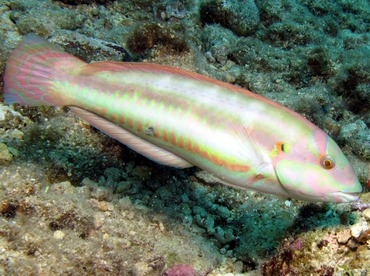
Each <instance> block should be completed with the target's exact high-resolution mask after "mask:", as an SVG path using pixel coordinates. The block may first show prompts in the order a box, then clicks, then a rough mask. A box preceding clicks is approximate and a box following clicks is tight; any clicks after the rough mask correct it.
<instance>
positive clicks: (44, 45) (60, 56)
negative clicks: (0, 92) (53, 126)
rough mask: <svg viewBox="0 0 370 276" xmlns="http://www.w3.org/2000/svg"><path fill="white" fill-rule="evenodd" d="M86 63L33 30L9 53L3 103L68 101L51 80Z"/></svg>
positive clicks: (57, 102)
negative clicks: (56, 89)
mask: <svg viewBox="0 0 370 276" xmlns="http://www.w3.org/2000/svg"><path fill="white" fill-rule="evenodd" d="M83 64H85V63H84V62H83V61H81V60H80V59H78V58H76V57H74V56H72V55H70V54H67V53H66V52H64V51H63V50H61V49H59V48H58V47H56V46H55V45H53V44H51V43H49V42H48V41H46V40H44V39H42V38H41V37H39V36H37V35H35V34H29V35H27V36H26V37H25V38H24V39H23V40H22V41H21V43H20V44H19V45H18V46H17V47H16V48H15V49H14V51H13V52H12V53H11V55H10V57H9V59H8V61H7V64H6V69H5V76H4V98H5V102H6V103H21V104H24V105H32V106H34V105H67V104H68V99H67V98H66V97H64V96H63V93H62V91H55V90H54V87H53V84H54V82H55V81H56V80H58V79H60V78H61V76H63V75H67V74H68V73H69V72H71V70H73V69H76V67H78V66H81V65H83Z"/></svg>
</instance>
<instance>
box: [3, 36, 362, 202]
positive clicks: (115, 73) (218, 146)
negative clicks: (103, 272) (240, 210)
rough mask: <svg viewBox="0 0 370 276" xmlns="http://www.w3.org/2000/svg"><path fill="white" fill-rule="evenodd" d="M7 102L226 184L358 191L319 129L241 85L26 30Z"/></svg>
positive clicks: (281, 190)
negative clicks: (75, 47) (93, 55)
mask: <svg viewBox="0 0 370 276" xmlns="http://www.w3.org/2000/svg"><path fill="white" fill-rule="evenodd" d="M4 83H5V85H4V90H5V94H4V96H5V100H6V102H8V103H12V102H19V103H21V104H26V105H66V106H69V107H70V108H71V111H72V112H74V113H75V114H77V115H78V116H80V117H81V118H83V119H85V120H87V121H88V122H89V123H91V124H92V125H94V126H95V127H96V128H98V129H100V130H102V131H103V132H105V133H106V134H108V135H110V136H111V137H113V138H115V139H117V140H118V141H120V142H122V143H124V144H126V145H127V146H129V147H131V148H132V149H134V150H136V151H137V152H139V153H141V154H143V155H145V156H147V157H148V158H150V159H152V160H154V161H157V162H160V163H162V164H166V165H171V166H175V167H180V168H184V167H188V166H192V165H195V166H198V167H200V168H202V169H204V170H206V171H208V172H210V173H211V174H213V175H214V176H216V177H217V178H218V179H219V180H220V182H221V183H224V184H226V185H229V186H233V187H237V188H242V189H252V190H256V191H261V192H266V193H270V194H275V195H278V196H283V197H294V198H297V199H302V200H310V201H335V202H348V201H354V200H357V199H358V197H357V195H356V194H357V193H359V192H360V191H361V190H362V187H361V184H360V183H359V181H358V179H357V177H356V175H355V174H354V171H353V169H352V167H351V165H350V164H349V162H348V160H347V159H346V157H345V156H344V154H343V153H342V151H341V150H340V148H339V147H338V146H337V145H336V143H335V142H334V141H333V140H332V139H331V138H330V137H329V136H328V135H327V134H325V133H324V132H323V131H322V130H321V129H319V128H318V127H317V126H315V125H314V124H312V123H311V122H309V121H308V120H306V119H305V118H304V117H302V116H301V115H299V114H297V113H295V112H294V111H292V110H290V109H288V108H286V107H283V106H281V105H279V104H277V103H275V102H273V101H271V100H268V99H266V98H263V97H261V96H258V95H256V94H253V93H252V92H250V91H247V90H245V89H242V88H239V87H235V86H232V85H230V84H227V83H223V82H220V81H217V80H214V79H211V78H209V77H206V76H202V75H199V74H196V73H193V72H189V71H185V70H181V69H176V68H172V67H168V66H161V65H156V64H147V63H123V62H95V63H91V64H86V63H84V62H83V61H81V60H79V59H77V58H76V57H73V56H72V55H69V54H67V53H65V52H63V51H62V50H60V49H59V48H57V47H56V46H54V45H52V44H50V43H48V42H47V41H45V40H43V39H41V38H39V37H37V36H36V35H32V34H31V35H28V36H26V37H25V39H24V40H23V41H22V42H21V43H20V44H19V45H18V46H17V48H16V49H15V50H14V51H13V53H12V54H11V56H10V58H9V60H8V62H7V67H6V72H5V76H4Z"/></svg>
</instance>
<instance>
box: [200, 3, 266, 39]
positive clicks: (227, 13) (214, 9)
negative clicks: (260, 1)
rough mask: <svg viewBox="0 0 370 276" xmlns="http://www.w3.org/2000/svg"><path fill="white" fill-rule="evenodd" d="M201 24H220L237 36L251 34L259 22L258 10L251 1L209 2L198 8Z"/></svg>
mask: <svg viewBox="0 0 370 276" xmlns="http://www.w3.org/2000/svg"><path fill="white" fill-rule="evenodd" d="M200 20H201V22H202V23H203V24H220V25H221V26H223V27H225V28H228V29H230V30H232V31H233V32H234V33H235V34H237V35H242V36H246V35H249V34H251V33H253V32H254V31H255V30H256V28H257V26H258V24H259V21H260V16H259V10H258V8H257V6H256V3H255V2H254V1H253V0H243V1H237V0H230V1H222V0H211V1H206V2H203V3H202V4H201V6H200Z"/></svg>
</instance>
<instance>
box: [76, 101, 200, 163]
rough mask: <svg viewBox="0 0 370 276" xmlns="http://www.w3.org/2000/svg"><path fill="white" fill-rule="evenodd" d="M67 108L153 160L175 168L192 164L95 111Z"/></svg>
mask: <svg viewBox="0 0 370 276" xmlns="http://www.w3.org/2000/svg"><path fill="white" fill-rule="evenodd" d="M69 108H70V110H71V111H72V112H73V113H74V114H76V115H77V116H79V117H80V118H82V119H84V120H85V121H87V122H88V123H90V124H91V125H93V126H94V127H96V128H97V129H99V130H100V131H102V132H104V133H105V134H107V135H109V136H110V137H112V138H114V139H116V140H117V141H119V142H121V143H122V144H124V145H126V146H128V147H129V148H131V149H133V150H134V151H136V152H138V153H140V154H142V155H144V156H146V157H147V158H149V159H151V160H153V161H156V162H158V163H160V164H164V165H168V166H172V167H177V168H188V167H191V166H193V165H191V164H190V163H189V162H187V161H186V160H184V159H182V158H181V157H179V156H177V155H176V154H173V153H172V152H169V151H167V150H165V149H163V148H161V147H158V146H156V145H154V144H152V143H150V142H148V141H146V140H144V139H142V138H140V137H138V136H136V135H134V134H132V133H131V132H129V131H127V130H125V129H123V128H121V127H120V126H118V125H116V124H114V123H112V122H110V121H108V120H107V119H104V118H103V117H100V116H99V115H96V114H95V113H92V112H90V111H87V110H85V109H82V108H79V107H75V106H69Z"/></svg>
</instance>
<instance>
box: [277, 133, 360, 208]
mask: <svg viewBox="0 0 370 276" xmlns="http://www.w3.org/2000/svg"><path fill="white" fill-rule="evenodd" d="M285 148H287V149H289V150H285ZM274 155H275V156H274ZM271 158H272V160H273V164H274V167H275V172H276V175H277V177H278V179H279V181H280V184H281V185H282V186H283V188H284V189H285V190H286V192H287V193H288V194H289V195H291V196H292V197H294V198H299V199H302V200H308V201H334V202H349V201H356V200H357V199H358V197H357V196H356V195H355V194H356V193H359V192H361V191H362V187H361V184H360V183H359V181H358V179H357V177H356V175H355V172H354V171H353V168H352V167H351V165H350V163H349V161H348V160H347V158H346V157H345V156H344V154H343V152H342V151H341V149H340V148H339V147H338V145H337V144H336V143H335V142H334V141H333V140H332V139H331V138H330V137H329V136H328V135H326V134H325V133H324V132H323V131H321V130H315V131H314V135H313V139H312V140H308V141H307V140H306V141H304V140H302V141H299V142H298V143H295V144H290V145H289V147H287V146H286V145H284V143H281V142H279V143H277V144H276V146H275V148H274V150H273V152H272V156H271Z"/></svg>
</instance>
